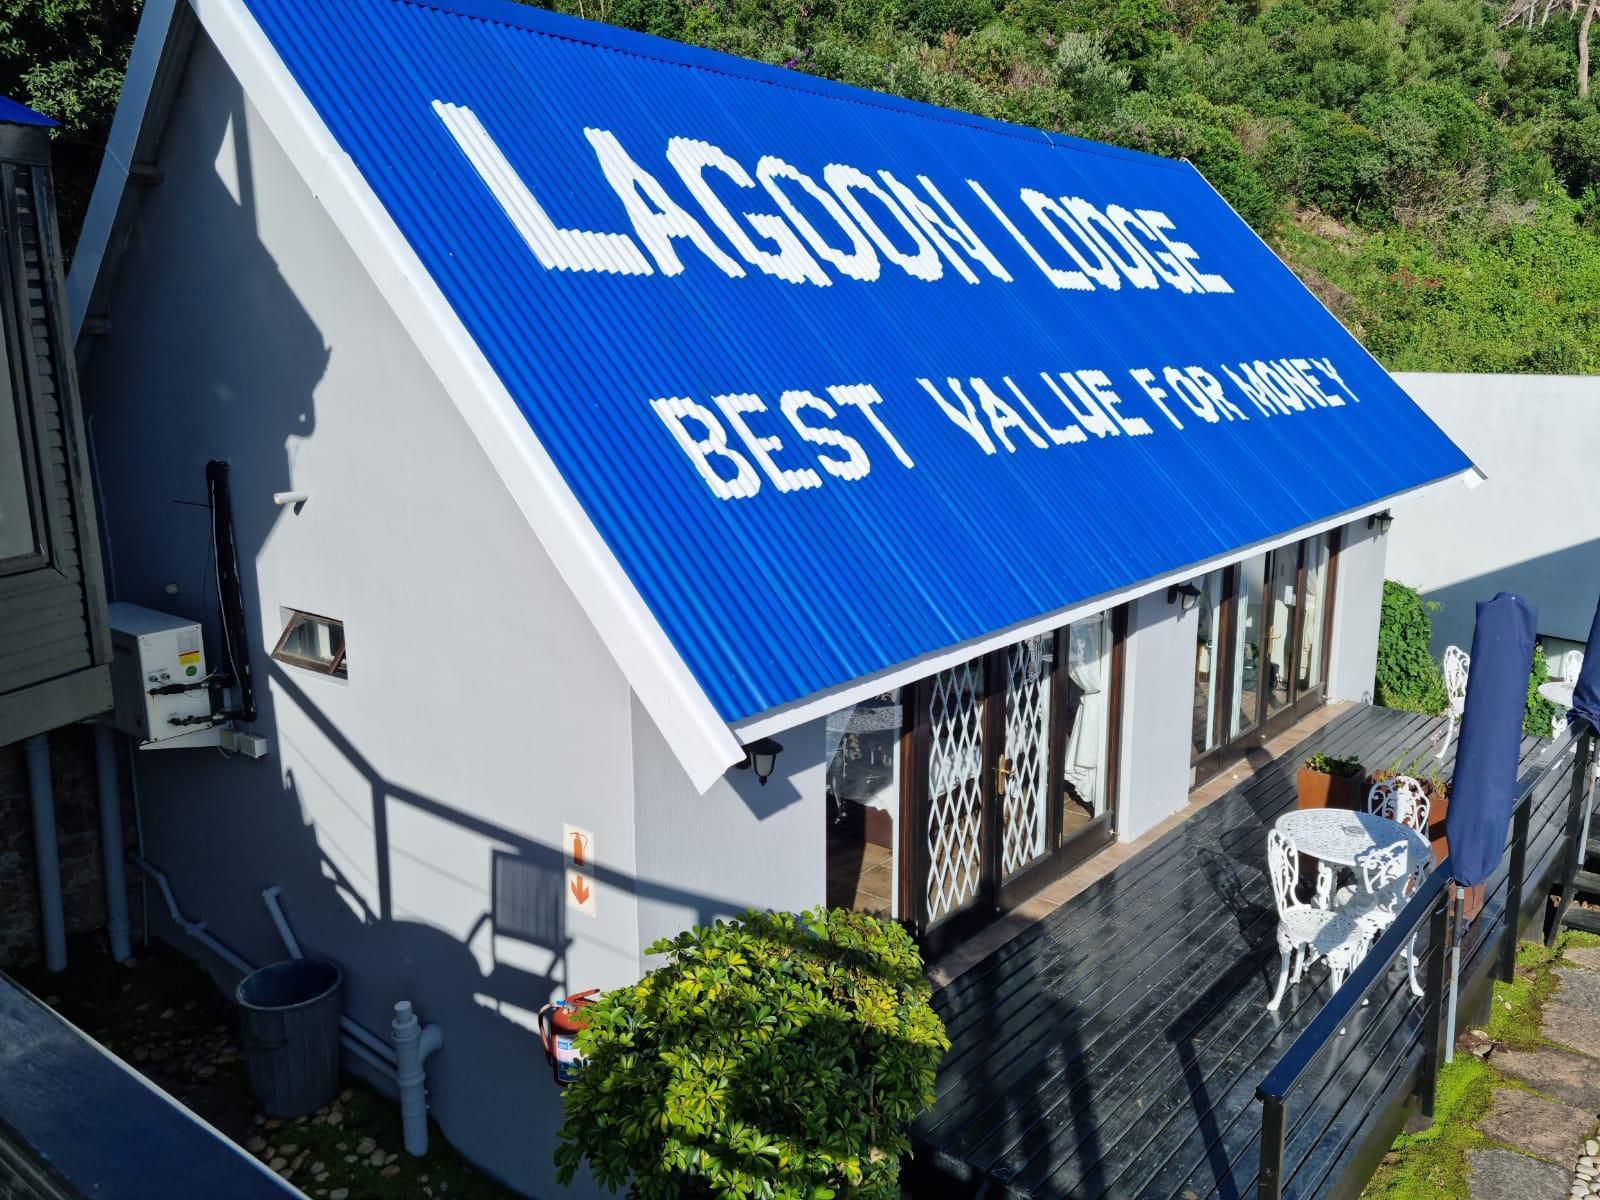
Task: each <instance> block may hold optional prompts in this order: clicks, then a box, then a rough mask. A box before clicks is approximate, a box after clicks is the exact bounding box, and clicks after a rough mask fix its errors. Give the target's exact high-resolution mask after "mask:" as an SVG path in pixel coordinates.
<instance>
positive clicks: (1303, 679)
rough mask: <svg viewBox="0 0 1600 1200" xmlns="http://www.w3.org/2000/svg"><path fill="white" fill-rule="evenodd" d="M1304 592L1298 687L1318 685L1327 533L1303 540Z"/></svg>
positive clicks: (1325, 603)
mask: <svg viewBox="0 0 1600 1200" xmlns="http://www.w3.org/2000/svg"><path fill="white" fill-rule="evenodd" d="M1305 562H1306V570H1305V595H1304V597H1303V598H1302V600H1301V617H1300V620H1301V627H1300V672H1299V674H1300V691H1301V692H1308V691H1310V690H1311V689H1312V688H1316V687H1321V686H1322V682H1323V678H1322V672H1323V663H1322V641H1323V629H1324V626H1325V624H1326V613H1327V610H1328V595H1327V592H1328V535H1327V534H1325V533H1319V534H1317V536H1316V537H1314V538H1310V539H1308V540H1307V541H1306V543H1305Z"/></svg>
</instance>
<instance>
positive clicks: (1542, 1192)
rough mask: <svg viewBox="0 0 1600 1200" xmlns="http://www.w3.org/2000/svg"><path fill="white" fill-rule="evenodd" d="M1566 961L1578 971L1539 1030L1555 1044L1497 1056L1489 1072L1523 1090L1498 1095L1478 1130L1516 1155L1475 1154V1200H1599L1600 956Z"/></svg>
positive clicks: (1547, 1009) (1593, 951)
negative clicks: (1597, 1126)
mask: <svg viewBox="0 0 1600 1200" xmlns="http://www.w3.org/2000/svg"><path fill="white" fill-rule="evenodd" d="M1563 957H1564V958H1565V960H1566V961H1567V962H1569V963H1573V964H1576V965H1574V966H1563V967H1558V968H1557V969H1556V971H1555V975H1556V978H1557V979H1558V980H1559V983H1560V986H1559V987H1558V989H1557V990H1556V993H1555V994H1554V995H1553V996H1552V997H1551V998H1550V1000H1549V1002H1548V1003H1546V1004H1545V1006H1544V1016H1543V1022H1542V1024H1541V1025H1540V1032H1541V1034H1543V1036H1544V1037H1545V1039H1546V1040H1547V1041H1549V1042H1551V1043H1554V1044H1552V1045H1548V1046H1541V1047H1539V1048H1538V1049H1535V1050H1513V1049H1510V1048H1508V1047H1507V1048H1495V1049H1493V1050H1492V1052H1491V1053H1490V1057H1489V1063H1490V1065H1491V1066H1493V1067H1494V1068H1495V1070H1496V1071H1498V1072H1499V1073H1500V1075H1501V1076H1503V1077H1504V1078H1506V1079H1507V1080H1510V1081H1513V1082H1514V1083H1517V1084H1521V1085H1522V1086H1521V1087H1504V1088H1501V1089H1500V1090H1498V1091H1496V1092H1495V1094H1494V1102H1493V1104H1492V1106H1491V1107H1490V1110H1489V1112H1488V1113H1487V1114H1485V1116H1484V1117H1483V1118H1482V1120H1480V1121H1479V1122H1478V1129H1479V1130H1480V1131H1481V1132H1482V1133H1484V1134H1485V1135H1487V1136H1488V1137H1491V1138H1493V1139H1494V1140H1495V1141H1497V1142H1501V1143H1504V1144H1505V1145H1507V1146H1510V1147H1512V1148H1513V1149H1511V1150H1474V1151H1469V1152H1468V1155H1467V1161H1468V1166H1469V1170H1470V1175H1469V1183H1468V1188H1469V1193H1470V1196H1471V1200H1600V1140H1597V1137H1596V1128H1595V1126H1596V1117H1597V1114H1600V948H1588V949H1570V950H1568V951H1567V952H1566V953H1565V955H1564V956H1563ZM1473 1052H1474V1053H1478V1052H1480V1051H1478V1050H1476V1049H1474V1051H1473ZM1525 1089H1527V1090H1525Z"/></svg>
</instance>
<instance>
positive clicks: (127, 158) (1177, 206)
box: [69, 0, 1472, 1195]
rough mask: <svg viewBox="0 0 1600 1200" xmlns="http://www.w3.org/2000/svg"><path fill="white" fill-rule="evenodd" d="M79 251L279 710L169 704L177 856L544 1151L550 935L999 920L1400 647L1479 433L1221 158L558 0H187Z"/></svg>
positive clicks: (573, 953) (119, 517) (148, 48)
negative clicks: (1285, 243) (221, 467)
mask: <svg viewBox="0 0 1600 1200" xmlns="http://www.w3.org/2000/svg"><path fill="white" fill-rule="evenodd" d="M69 292H70V297H71V310H72V315H71V319H72V323H73V330H74V332H75V334H76V336H77V340H78V351H79V360H80V363H81V369H82V372H83V378H84V381H85V392H86V396H87V399H88V404H89V407H90V409H91V411H92V412H93V419H94V423H95V424H94V430H95V442H96V452H97V454H98V459H99V465H100V470H101V473H102V483H103V488H104V496H105V502H106V509H107V513H108V518H107V526H108V529H107V537H108V540H109V543H110V545H111V546H112V548H113V552H114V559H115V567H116V570H115V572H114V574H115V578H114V581H113V582H114V589H115V596H116V598H117V599H119V600H124V601H131V602H133V603H136V604H140V605H143V606H145V607H147V608H151V609H157V610H161V611H164V612H170V613H174V614H176V615H180V616H183V617H186V618H188V619H192V620H196V621H199V622H201V623H202V624H203V626H204V628H205V630H206V638H207V641H208V644H216V645H217V646H218V647H219V649H225V650H226V652H227V653H228V654H229V655H231V656H233V657H236V658H240V659H243V660H245V662H246V673H247V674H249V675H251V676H252V677H253V680H254V684H255V692H256V704H255V708H256V711H255V712H254V713H253V714H252V719H249V720H245V719H242V718H241V717H240V715H239V714H231V715H229V716H228V720H229V721H230V722H231V726H232V727H234V732H236V733H240V734H246V735H254V736H256V737H259V738H261V739H264V745H265V746H266V747H267V748H268V749H267V751H266V754H265V757H263V758H260V759H258V760H255V761H244V760H242V759H240V758H237V757H226V756H221V755H217V754H214V753H209V752H201V751H199V750H189V751H182V750H179V751H174V752H168V753H147V754H141V755H139V756H138V764H137V765H138V779H139V787H140V794H141V797H142V803H143V819H144V825H145V836H146V839H147V857H148V858H149V860H150V861H151V862H152V863H154V864H157V865H159V866H160V867H161V868H162V869H163V870H164V871H166V872H167V874H168V875H169V876H170V877H171V880H172V883H173V886H174V888H175V889H176V891H177V893H178V894H180V895H181V896H182V897H183V904H184V906H185V908H186V909H187V910H189V912H190V915H196V914H198V917H199V919H203V920H204V921H205V922H206V923H207V925H208V927H209V928H210V929H212V930H213V931H216V932H217V934H218V935H219V936H222V937H224V938H225V939H226V940H227V941H228V942H230V943H232V944H235V945H237V946H238V947H239V948H240V949H241V952H243V953H244V954H245V956H246V957H248V958H250V959H251V960H253V961H265V960H267V959H269V958H271V957H273V956H275V955H278V954H281V949H280V948H279V947H278V945H277V941H276V939H277V934H276V933H275V932H274V930H273V927H272V925H271V924H270V923H269V922H268V921H266V920H264V915H265V914H264V913H263V911H262V908H261V903H260V899H259V896H260V893H261V892H262V890H263V889H266V888H271V887H277V888H279V889H281V894H282V895H283V896H284V897H285V898H286V900H287V903H288V904H289V906H290V907H291V908H292V910H293V913H294V916H295V920H296V923H297V931H298V933H299V936H300V937H301V939H302V940H303V941H304V942H305V943H306V944H307V945H308V946H313V947H315V948H316V951H317V952H318V953H321V954H325V955H328V956H331V957H334V958H336V959H338V960H339V961H340V963H341V964H342V965H343V966H344V968H345V972H346V978H347V979H348V980H349V981H350V985H349V991H348V996H347V1007H348V1009H349V1011H351V1012H352V1013H353V1014H354V1015H355V1016H356V1017H357V1019H359V1020H361V1021H363V1022H364V1023H366V1024H368V1025H369V1026H376V1025H378V1024H380V1023H381V1021H382V1019H383V1014H384V1012H385V1010H386V1006H387V1005H388V1004H390V1003H392V1002H393V1000H394V999H395V998H397V997H398V996H400V995H405V996H408V997H409V998H411V999H412V1000H414V1001H415V1003H416V1005H417V1008H418V1011H419V1012H421V1013H422V1014H424V1016H425V1017H426V1018H427V1019H429V1020H431V1021H435V1022H437V1023H438V1024H439V1025H441V1026H442V1027H443V1028H445V1029H446V1030H447V1031H448V1041H447V1043H446V1045H447V1049H446V1050H445V1051H444V1052H443V1053H442V1054H441V1055H439V1056H438V1058H437V1059H435V1060H434V1061H433V1062H432V1063H431V1064H430V1068H429V1070H430V1085H429V1086H430V1095H431V1103H432V1106H433V1112H434V1115H435V1116H436V1117H437V1119H438V1120H439V1122H440V1125H441V1127H442V1129H443V1131H444V1133H445V1135H446V1136H447V1137H448V1138H450V1140H451V1141H452V1142H454V1143H455V1144H456V1145H457V1146H458V1147H459V1148H460V1149H461V1150H462V1151H463V1152H464V1153H466V1154H467V1155H468V1156H469V1157H471V1158H473V1159H474V1160H476V1161H477V1162H479V1163H481V1164H483V1165H485V1166H486V1167H487V1168H489V1169H490V1170H491V1171H493V1172H494V1173H495V1174H497V1175H499V1176H501V1177H502V1178H504V1179H506V1180H508V1181H510V1182H511V1183H513V1184H515V1185H516V1186H517V1187H519V1188H521V1189H522V1190H524V1191H527V1192H529V1193H530V1194H537V1195H552V1194H555V1191H554V1185H553V1184H552V1182H551V1173H550V1172H551V1165H550V1148H551V1145H552V1142H553V1137H554V1130H555V1128H556V1125H557V1124H558V1121H557V1117H556V1114H557V1111H558V1109H557V1105H558V1099H557V1092H556V1088H555V1085H554V1084H553V1083H550V1082H548V1081H547V1080H546V1079H545V1078H539V1077H538V1073H537V1072H536V1071H534V1070H533V1069H532V1067H533V1064H534V1063H535V1060H536V1058H537V1047H536V1043H535V1042H534V1040H533V1038H532V1035H531V1034H530V1032H529V1025H530V1023H531V1021H532V1015H533V1014H534V1013H535V1012H536V1011H537V1010H538V1009H539V1008H540V1006H542V1005H543V1004H545V1003H546V1002H547V1001H548V1000H549V999H550V998H551V997H552V996H554V995H563V994H566V993H567V992H572V991H576V990H579V989H580V988H586V987H592V986H599V987H606V986H613V985H616V984H618V983H620V982H622V981H624V980H629V979H632V978H635V977H636V976H637V975H638V974H639V972H640V970H641V968H642V967H643V965H644V958H643V953H642V948H643V947H644V946H646V945H648V944H650V943H651V942H652V941H653V940H654V939H655V938H657V937H658V936H661V935H665V934H669V933H672V932H675V931H677V930H679V929H681V928H683V927H685V926H686V925H688V924H691V923H695V922H704V921H707V920H710V919H712V918H714V917H716V916H718V915H723V914H727V913H732V912H736V911H738V910H740V909H742V908H744V907H746V906H749V905H756V906H763V907H777V908H800V907H806V906H810V905H815V904H820V903H823V902H825V901H826V902H831V903H844V904H853V905H856V906H859V907H865V908H870V909H873V910H874V911H879V912H882V913H884V914H886V915H892V916H895V917H898V918H900V919H903V920H905V921H907V922H908V923H909V924H910V925H911V926H912V927H913V928H914V929H915V930H916V931H917V933H918V935H919V936H920V937H921V938H922V939H923V940H924V943H925V945H926V946H927V947H928V948H929V949H930V951H932V950H936V949H938V948H941V947H948V946H952V945H955V944H957V943H958V942H959V941H960V940H961V939H962V938H963V937H965V936H967V935H968V934H969V933H970V932H971V931H972V930H973V929H974V928H976V927H977V926H979V925H981V924H983V923H984V922H985V921H988V920H990V919H992V918H993V917H994V915H995V914H996V913H997V912H1001V911H1005V910H1007V909H1008V908H1010V907H1012V906H1014V905H1016V904H1017V903H1019V902H1020V901H1021V900H1022V899H1024V898H1026V897H1027V896H1028V895H1030V894H1032V893H1033V892H1035V891H1037V889H1038V888H1039V887H1041V886H1042V885H1043V884H1044V883H1046V882H1048V881H1050V880H1052V879H1055V878H1057V877H1059V876H1060V875H1061V874H1062V873H1063V872H1064V871H1066V870H1068V869H1070V868H1071V867H1072V866H1074V865H1075V864H1077V863H1080V862H1083V861H1084V860H1085V859H1087V858H1089V857H1091V856H1092V855H1094V854H1095V853H1097V852H1099V851H1100V850H1102V849H1103V848H1104V847H1106V846H1108V845H1110V844H1111V843H1112V842H1113V841H1115V840H1118V839H1121V840H1124V841H1127V840H1132V839H1134V838H1136V837H1138V836H1139V835H1140V834H1142V833H1143V832H1145V831H1146V830H1148V829H1150V828H1152V827H1153V826H1155V825H1156V824H1158V823H1159V822H1161V821H1162V820H1163V819H1165V818H1166V817H1168V816H1169V815H1171V814H1172V813H1174V812H1176V811H1177V810H1179V809H1180V808H1182V807H1183V806H1184V804H1185V803H1186V800H1187V797H1188V793H1189V790H1190V788H1191V787H1192V786H1194V785H1195V784H1196V783H1198V782H1201V781H1203V780H1205V779H1207V778H1209V777H1210V776H1212V775H1214V774H1216V773H1217V772H1218V771H1220V770H1223V769H1224V768H1226V767H1228V766H1230V765H1231V764H1233V763H1236V762H1238V761H1239V760H1240V759H1241V758H1242V757H1243V756H1244V755H1245V754H1247V753H1248V752H1249V751H1250V750H1251V749H1252V748H1255V747H1259V746H1260V745H1261V744H1262V743H1263V742H1264V741H1265V740H1266V739H1268V738H1270V737H1272V736H1275V735H1276V734H1278V733H1280V732H1282V731H1283V730H1285V729H1287V728H1289V727H1290V726H1292V725H1293V724H1294V722H1296V721H1297V720H1299V719H1301V718H1303V717H1305V716H1306V715H1307V714H1308V713H1310V712H1311V711H1312V710H1314V709H1316V708H1317V707H1318V706H1320V705H1323V704H1325V703H1326V702H1328V701H1331V700H1346V699H1355V700H1360V699H1364V698H1370V692H1371V688H1372V673H1373V663H1374V656H1375V651H1376V637H1377V622H1378V601H1379V596H1380V591H1381V583H1382V578H1383V561H1384V536H1383V535H1384V531H1385V530H1386V528H1387V523H1388V520H1389V516H1388V513H1389V511H1390V509H1391V507H1392V506H1398V504H1399V503H1400V502H1401V501H1402V500H1403V498H1405V497H1407V496H1409V495H1412V494H1414V493H1416V492H1418V491H1419V490H1421V489H1424V488H1431V487H1436V486H1441V485H1444V484H1447V483H1449V482H1450V481H1452V480H1455V479H1457V478H1458V477H1462V476H1464V475H1470V474H1471V472H1472V464H1471V463H1470V461H1469V460H1468V459H1467V458H1466V456H1465V455H1464V454H1463V453H1462V452H1461V451H1460V450H1459V449H1458V448H1457V447H1456V446H1455V445H1453V444H1452V443H1451V442H1450V440H1449V439H1448V438H1447V437H1445V436H1444V435H1443V434H1442V433H1441V432H1440V431H1439V430H1438V428H1437V427H1436V426H1435V425H1434V424H1433V423H1432V422H1431V421H1430V420H1429V419H1428V418H1427V417H1426V416H1425V415H1424V414H1423V413H1422V412H1421V411H1420V410H1419V409H1418V408H1417V407H1416V406H1415V405H1414V404H1413V403H1412V402H1411V400H1410V399H1409V398H1408V397H1407V396H1406V395H1405V393H1404V392H1403V391H1402V390H1401V389H1400V387H1399V386H1398V385H1397V384H1396V383H1395V382H1394V381H1393V380H1392V379H1391V378H1390V377H1389V376H1388V375H1387V374H1386V373H1385V372H1384V370H1383V369H1382V368H1381V367H1380V366H1379V365H1378V363H1377V362H1376V361H1374V360H1373V359H1372V357H1371V356H1370V355H1368V354H1367V353H1366V352H1365V351H1364V350H1363V349H1362V348H1361V346H1360V345H1359V344H1358V343H1357V342H1356V341H1355V340H1354V339H1353V338H1351V336H1350V335H1349V334H1348V333H1347V332H1346V331H1345V330H1344V329H1343V328H1342V327H1341V326H1340V325H1339V324H1338V322H1337V321H1336V320H1335V319H1334V318H1333V317H1332V316H1331V315H1330V314H1329V313H1328V312H1327V310H1326V309H1324V308H1323V306H1322V305H1321V304H1320V303H1319V302H1318V301H1317V300H1316V299H1315V297H1314V296H1312V295H1311V293H1310V292H1309V291H1307V290H1306V288H1305V287H1304V286H1302V285H1301V283H1300V282H1299V281H1298V280H1297V279H1296V278H1295V277H1294V275H1293V274H1292V273H1291V272H1290V271H1289V270H1288V269H1287V268H1286V267H1285V266H1284V265H1283V263H1282V262H1280V261H1279V260H1278V259H1277V257H1276V256H1275V255H1274V254H1273V253H1272V251H1271V250H1270V249H1269V248H1268V247H1267V246H1266V245H1265V244H1264V243H1263V242H1262V241H1261V240H1260V239H1259V238H1258V237H1257V236H1256V235H1255V234H1254V233H1253V232H1252V231H1251V230H1250V229H1249V228H1248V227H1247V226H1246V225H1245V224H1244V223H1243V221H1241V220H1240V219H1239V218H1238V217H1237V215H1236V214H1234V213H1233V212H1232V211H1231V210H1230V209H1229V207H1228V205H1227V204H1226V202H1225V201H1224V200H1223V199H1222V198H1221V197H1220V196H1219V195H1218V194H1217V192H1216V191H1215V190H1213V189H1212V188H1211V186H1210V185H1209V184H1208V183H1207V182H1206V180H1205V179H1204V178H1203V177H1201V176H1200V174H1199V173H1198V172H1197V171H1195V170H1194V168H1193V167H1191V166H1190V165H1189V164H1187V163H1183V162H1173V161H1168V160H1163V159H1159V158H1154V157H1151V156H1148V155H1144V154H1138V153H1134V152H1131V151H1126V150H1122V149H1117V148H1113V147H1109V146H1102V145H1097V144H1093V143H1087V142H1083V141H1079V140H1076V139H1072V138H1067V137H1063V136H1060V135H1056V134H1048V133H1044V132H1041V131H1039V130H1033V129H1026V128H1020V127H1016V126H1010V125H1005V124H1001V123H998V122H994V121H989V120H985V119H982V118H978V117H973V116H969V115H967V114H962V113H956V112H951V111H948V110H942V109H937V108H933V107H929V106H926V105H922V104H917V103H913V102H910V101H905V100H900V99H897V98H894V97H890V96H886V95H880V94H876V93H870V92H864V91H861V90H859V89H854V88H849V87H844V86H841V85H838V84H834V83H831V82H828V81H825V80H820V79H816V78H812V77H810V76H807V75H805V74H803V73H800V72H796V71H792V70H784V69H782V68H776V67H770V66H765V65H762V64H759V63H751V62H745V61H742V60H738V59H733V58H729V57H727V56H724V55H719V54H713V53H710V52H706V51H701V50H697V49H694V48H692V47H687V46H681V45H678V44H675V43H671V42H666V41H662V40H660V39H655V38H650V37H646V36H643V35H638V34H633V33H629V32H627V31H623V30H617V29H613V28H609V27H606V26H603V25H598V24H594V23H591V22H585V21H579V20H574V19H571V18H566V17H561V16H558V15H555V14H551V13H547V12H543V11H540V10H536V9H532V8H527V7H523V6H521V5H517V4H513V3H510V2H508V0H430V2H428V3H421V2H418V0H344V2H342V3H339V4H323V3H315V2H313V0H189V2H178V0H148V3H147V6H146V10H145V17H144V24H143V27H142V30H141V33H140V37H139V41H138V44H137V46H136V47H135V51H134V54H133V59H132V62H131V64H130V68H129V75H128V82H127V85H126V89H125V93H124V97H123V101H122V105H121V108H120V109H119V112H118V116H117V119H116V124H115V127H114V130H113V135H112V143H111V145H110V147H109V148H108V151H107V156H106V162H105V166H104V168H103V171H102V174H101V177H100V180H99V184H98V187H97V189H96V192H95V196H94V199H93V202H92V204H91V207H90V211H89V214H88V218H87V221H86V223H85V228H84V234H83V240H82V243H81V245H80V249H79V252H78V254H77V257H76V259H75V261H74V265H73V271H72V275H71V278H70V280H69ZM1396 446H1405V447H1406V452H1405V453H1404V454H1397V453H1395V452H1394V447H1396ZM214 461H226V462H227V463H228V465H229V468H228V469H229V472H230V475H231V491H232V525H233V539H232V540H233V542H234V544H235V545H236V546H237V559H238V563H237V566H238V579H239V587H240V591H241V594H242V596H243V608H244V613H243V624H242V626H239V627H237V628H233V629H230V628H229V624H228V622H226V621H223V620H219V616H218V613H219V608H226V605H219V603H218V598H217V595H216V592H217V587H216V570H215V568H214V567H213V557H214V555H213V550H212V538H213V533H214V527H213V524H212V523H211V522H207V521H206V520H204V519H203V512H204V509H203V507H202V508H199V509H196V508H195V507H194V506H193V505H192V504H190V503H188V502H191V501H194V500H195V499H197V498H199V497H204V496H205V494H206V493H205V491H204V487H205V479H206V464H207V463H208V462H214ZM197 513H199V514H201V516H200V518H199V519H197V517H196V514H197ZM237 642H242V643H243V644H242V645H240V644H236V643H237ZM224 643H225V646H224ZM230 736H231V735H230ZM228 744H230V745H231V744H233V743H232V742H230V743H228ZM158 916H159V914H158ZM169 932H172V934H173V936H174V937H178V936H179V933H178V931H177V930H176V929H174V930H170V931H169ZM219 970H220V968H219Z"/></svg>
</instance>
